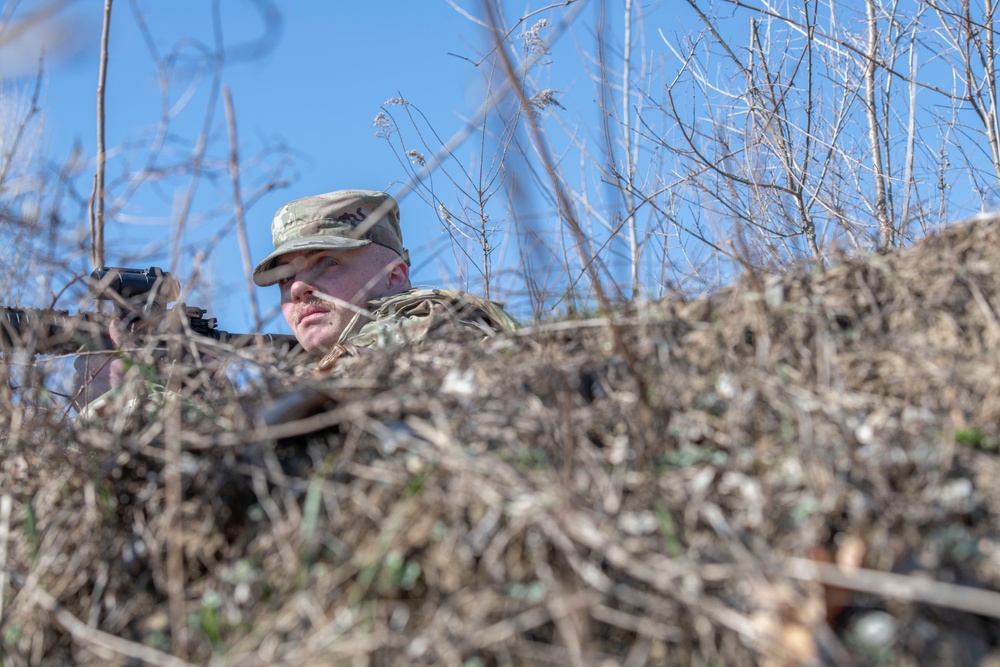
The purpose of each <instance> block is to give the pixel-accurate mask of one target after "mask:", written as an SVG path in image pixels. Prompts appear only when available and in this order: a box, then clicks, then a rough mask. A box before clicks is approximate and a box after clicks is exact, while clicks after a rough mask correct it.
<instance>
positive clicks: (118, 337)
mask: <svg viewBox="0 0 1000 667" xmlns="http://www.w3.org/2000/svg"><path fill="white" fill-rule="evenodd" d="M108 333H109V334H110V336H111V341H112V342H113V343H114V344H115V347H120V346H121V345H122V343H123V342H124V341H125V339H126V338H127V337H128V333H127V332H126V331H125V330H124V328H123V327H122V322H121V320H120V319H115V320H112V322H111V324H110V326H109V327H108ZM124 381H125V362H124V361H122V359H121V358H120V356H119V355H118V354H116V353H114V352H91V353H88V354H83V355H80V356H79V357H77V358H76V359H75V360H74V362H73V389H74V391H73V403H74V406H75V407H76V409H77V410H80V409H82V408H84V407H85V406H87V405H88V404H90V402H91V401H93V400H94V399H96V398H98V397H100V396H103V395H104V394H106V393H107V392H109V391H111V390H112V389H113V388H115V387H118V386H120V385H121V384H122V383H123V382H124Z"/></svg>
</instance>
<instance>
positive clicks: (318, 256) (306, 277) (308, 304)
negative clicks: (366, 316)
mask: <svg viewBox="0 0 1000 667" xmlns="http://www.w3.org/2000/svg"><path fill="white" fill-rule="evenodd" d="M376 255H377V253H376V252H374V251H373V247H372V246H364V247H362V248H355V249H353V250H338V251H331V250H303V251H300V252H294V253H289V254H287V255H285V256H284V257H282V258H281V259H279V260H278V262H277V264H278V266H279V267H282V268H283V269H284V272H285V275H286V277H284V278H282V279H281V280H279V281H278V285H279V286H280V287H281V312H282V313H283V314H284V316H285V319H286V320H288V326H290V327H291V328H292V333H293V334H295V337H296V338H297V339H298V341H299V343H300V344H301V345H302V347H303V348H305V349H306V351H308V352H311V353H313V354H324V353H326V352H328V351H329V350H330V349H332V348H333V345H334V344H335V343H336V342H337V340H338V339H339V338H340V334H341V333H342V332H343V331H344V329H345V328H346V327H347V325H348V323H350V321H351V318H353V317H354V315H355V314H356V313H357V312H358V311H359V310H360V309H362V308H363V306H364V305H365V304H366V303H367V302H368V301H371V300H372V299H377V298H379V297H381V296H384V295H385V294H386V293H387V289H388V287H389V278H388V274H387V271H386V267H385V265H384V263H381V262H378V261H375V259H374V258H375V256H376Z"/></svg>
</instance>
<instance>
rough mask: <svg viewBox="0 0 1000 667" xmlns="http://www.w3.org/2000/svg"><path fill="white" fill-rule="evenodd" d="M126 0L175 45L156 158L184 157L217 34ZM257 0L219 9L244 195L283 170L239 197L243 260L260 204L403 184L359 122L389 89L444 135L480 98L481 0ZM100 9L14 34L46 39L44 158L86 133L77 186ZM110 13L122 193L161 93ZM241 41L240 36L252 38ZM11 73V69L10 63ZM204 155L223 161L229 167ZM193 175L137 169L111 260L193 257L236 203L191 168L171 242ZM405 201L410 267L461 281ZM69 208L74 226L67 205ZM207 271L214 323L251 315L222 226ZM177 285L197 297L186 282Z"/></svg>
mask: <svg viewBox="0 0 1000 667" xmlns="http://www.w3.org/2000/svg"><path fill="white" fill-rule="evenodd" d="M135 4H136V6H138V7H139V8H140V9H141V12H142V14H143V17H144V20H145V22H146V25H147V27H148V31H149V34H150V35H152V41H153V44H154V45H155V51H156V52H157V53H158V54H159V55H160V56H161V57H164V56H166V55H168V54H170V53H175V54H176V55H177V59H176V63H175V67H174V69H173V70H172V75H171V82H170V86H169V89H170V93H169V95H168V102H167V107H169V108H171V109H172V113H174V114H175V115H174V116H173V118H172V121H171V125H170V132H171V138H172V140H176V143H175V145H174V146H173V147H171V148H169V149H165V150H164V151H163V152H162V153H161V157H160V162H161V163H162V164H164V165H167V164H170V161H171V158H172V156H174V155H176V156H177V159H180V158H182V157H183V155H184V150H187V151H190V150H191V146H192V145H193V143H194V140H195V139H196V138H197V137H198V136H199V133H200V131H201V129H202V126H203V124H204V122H205V120H204V119H205V114H206V110H207V109H209V108H210V91H211V90H212V79H211V72H210V71H209V70H208V69H206V68H205V67H204V66H203V65H204V54H205V53H206V52H207V51H208V50H210V49H211V48H212V47H213V41H214V40H215V35H214V34H213V16H212V3H210V2H208V1H207V0H171V2H169V3H167V2H151V1H149V0H145V1H143V0H140V1H139V2H137V3H135ZM595 4H596V3H591V5H592V6H593V5H595ZM46 6H49V5H48V3H44V2H21V3H19V4H18V5H17V7H16V10H15V14H14V17H15V18H18V17H23V16H29V15H30V14H31V12H33V11H35V10H37V9H38V8H40V7H46ZM263 6H264V4H263V3H253V2H249V1H247V0H226V1H225V2H223V3H221V4H220V8H221V11H220V21H219V22H218V25H220V26H221V35H222V42H223V44H225V45H226V55H227V58H228V59H227V61H226V62H225V64H224V66H223V69H222V74H221V83H222V84H223V85H225V86H227V87H228V88H229V89H230V90H231V93H232V99H233V104H234V107H235V112H236V122H237V131H238V134H239V138H240V151H241V162H243V165H242V170H243V171H242V174H241V177H242V179H243V183H242V184H243V186H244V197H247V198H249V197H250V194H251V193H252V192H254V191H256V190H257V189H259V187H261V186H262V185H263V183H265V182H267V181H268V180H269V179H272V178H273V179H277V180H280V181H283V182H285V183H287V185H285V186H283V187H281V188H279V189H277V190H275V191H272V192H268V193H266V194H264V195H263V196H260V197H259V199H257V200H256V201H254V202H253V203H252V206H251V207H250V208H249V209H248V210H247V212H246V223H247V228H248V234H249V241H250V255H251V257H252V259H253V261H254V262H256V261H257V260H259V259H260V258H262V257H263V256H264V255H266V254H267V252H268V249H269V246H270V237H269V224H270V218H271V215H272V214H273V212H274V210H275V209H277V208H278V207H279V206H280V205H281V204H283V203H284V202H286V201H288V200H290V199H294V198H297V197H300V196H305V195H309V194H315V193H319V192H325V191H329V190H333V189H340V188H347V187H362V188H372V189H386V190H389V191H395V190H396V189H398V187H399V185H400V183H401V182H403V181H404V180H405V179H406V173H405V171H404V170H403V168H402V167H401V165H400V163H399V158H398V157H397V156H396V155H395V154H394V153H393V151H392V150H390V148H389V146H388V145H387V143H386V141H385V140H384V139H381V138H378V137H376V130H375V128H374V127H373V125H372V121H373V119H374V117H375V116H376V114H377V113H378V112H379V108H380V105H381V104H382V103H383V102H385V101H386V100H388V99H390V98H395V97H397V96H402V97H404V98H406V99H407V100H409V101H411V102H412V103H413V104H414V105H416V107H418V108H419V110H420V111H421V112H422V113H423V114H425V115H426V116H427V118H428V120H429V123H430V125H431V126H432V127H433V129H434V130H435V131H436V132H437V133H438V134H439V135H440V137H441V138H442V139H447V138H448V137H450V136H451V135H452V134H453V133H454V132H456V131H457V130H459V129H460V128H461V127H462V126H463V125H464V122H465V119H468V118H469V117H471V116H473V115H474V113H475V111H476V110H477V109H478V108H479V107H480V105H481V104H482V103H483V100H484V99H485V98H484V86H483V75H482V73H481V72H480V71H477V69H476V68H475V66H474V65H473V64H471V63H470V60H475V59H477V58H478V56H479V55H480V54H481V53H483V52H484V43H485V40H484V35H485V32H484V30H483V28H482V27H481V26H479V25H477V24H476V22H475V21H474V20H470V17H475V16H478V15H479V11H480V10H479V3H478V2H467V1H463V2H456V3H455V4H454V5H452V4H451V3H449V2H446V1H444V0H422V1H420V2H416V1H413V0H368V1H366V2H363V3H362V2H344V1H332V0H329V1H324V0H312V1H306V0H302V1H297V2H283V3H276V4H275V6H274V7H272V8H271V9H272V10H273V11H274V12H277V14H279V15H280V20H277V21H275V20H274V16H273V15H271V16H268V12H266V11H262V9H261V8H262V7H263ZM102 9H103V3H100V2H97V1H96V0H78V1H77V2H70V3H66V4H65V6H60V8H59V11H57V12H56V13H54V14H53V15H52V17H50V18H49V19H47V20H46V22H44V23H42V24H40V25H45V26H49V27H48V28H46V31H44V32H41V33H36V34H32V33H29V37H28V39H27V40H26V41H27V42H28V43H29V44H30V43H31V42H34V43H36V44H41V43H43V42H44V43H46V44H47V45H48V53H47V55H46V59H47V65H46V73H45V78H44V85H43V93H42V106H43V109H44V112H45V113H44V125H43V128H44V136H45V137H46V144H45V151H46V154H47V156H48V158H49V159H50V160H51V161H52V163H53V165H56V164H59V163H60V162H61V161H63V160H65V159H67V157H68V156H69V155H70V154H71V152H72V149H73V146H74V145H76V144H79V145H80V146H81V147H82V149H83V153H84V155H85V157H86V160H85V161H84V162H79V163H78V164H77V166H78V168H77V171H76V175H77V178H76V185H77V189H78V194H79V195H81V196H86V195H88V194H89V188H90V183H91V180H92V178H93V168H94V155H95V153H96V148H95V146H96V139H95V135H96V130H95V115H96V112H95V105H96V101H95V100H96V82H97V74H98V55H99V48H98V45H99V39H100V32H101V11H102ZM519 9H520V8H519ZM567 11H568V10H567V8H565V7H558V8H556V9H554V10H550V11H546V12H543V13H541V14H539V15H538V16H537V18H545V17H547V18H548V19H549V20H550V21H553V22H557V21H558V20H559V18H560V17H562V16H564V15H565V14H566V12H567ZM112 16H113V20H112V24H111V30H110V48H109V51H110V61H109V65H108V75H107V85H106V106H107V111H106V133H107V134H106V143H107V146H108V151H109V161H108V171H107V173H108V182H109V184H112V183H114V184H115V185H113V186H110V187H113V188H114V192H115V193H117V194H120V193H122V192H125V191H129V190H128V187H127V185H126V184H124V183H123V182H122V181H121V179H122V178H124V177H125V176H126V175H128V174H132V173H135V172H136V171H138V170H139V167H140V166H141V165H142V164H143V160H145V159H146V158H147V157H148V148H149V144H150V142H151V141H152V140H153V137H155V136H156V133H157V127H158V122H159V120H160V118H161V115H162V109H163V108H164V103H163V101H162V99H161V87H160V81H159V80H158V78H157V77H158V72H157V69H156V67H155V65H154V58H153V56H152V55H151V49H150V47H149V45H148V44H147V43H146V41H145V40H144V38H143V36H142V33H141V32H140V30H139V27H138V23H137V20H136V18H135V15H134V14H133V11H132V3H129V2H127V1H126V0H117V1H116V2H115V3H114V5H113V13H112ZM510 18H511V19H512V20H513V19H516V18H517V16H515V15H512V16H511V17H510ZM534 20H535V19H532V20H531V21H529V22H528V23H526V24H524V25H523V26H521V27H520V28H519V29H518V30H517V31H515V34H517V32H520V31H522V30H523V29H525V28H526V27H528V26H529V25H530V23H531V22H532V21H534ZM52 26H54V27H52ZM586 33H587V30H586V28H584V29H583V30H582V31H581V32H580V33H578V34H579V35H583V36H584V38H585V37H586ZM69 36H71V38H69ZM574 39H575V38H574V37H572V36H570V37H565V38H564V39H563V45H562V46H561V47H560V48H561V49H563V51H562V52H561V53H564V54H565V56H561V57H565V58H567V59H575V58H579V57H580V51H579V49H581V48H585V47H584V45H581V44H579V43H574ZM20 42H21V44H20V47H21V48H20V49H12V48H11V45H10V44H8V45H7V47H8V48H6V49H0V68H2V69H4V70H6V71H5V72H4V73H5V74H6V78H7V81H8V85H10V83H11V82H13V83H14V84H15V85H16V86H18V87H20V88H21V89H22V90H30V88H31V86H32V85H33V83H34V80H33V75H34V70H35V67H36V65H35V61H34V59H35V57H36V56H35V55H34V54H33V51H32V49H31V48H24V42H25V40H24V39H22V40H20ZM247 45H252V46H253V50H252V51H253V52H252V54H251V53H248V51H250V49H248V47H247ZM15 46H16V45H15ZM588 46H589V45H588ZM4 56H6V57H4ZM15 56H20V57H19V58H15ZM18 70H20V71H18ZM567 71H570V70H569V68H567ZM12 72H14V73H18V74H19V76H16V77H15V76H11V73H12ZM570 76H571V77H575V78H567V79H565V80H562V81H552V82H551V87H552V88H557V89H560V90H566V89H568V88H574V87H575V88H576V89H577V90H579V91H580V93H581V94H584V95H587V94H590V93H589V92H588V91H589V90H590V84H589V83H588V82H586V81H585V80H581V78H580V76H581V75H580V73H579V72H575V73H574V74H572V75H570ZM213 108H214V111H213V118H212V121H211V124H210V126H211V132H210V134H211V137H212V139H211V141H212V143H211V145H210V148H209V153H210V157H211V158H212V159H214V160H215V161H216V162H219V161H221V160H223V159H224V158H225V157H226V156H227V152H228V148H227V146H228V139H227V136H226V123H225V115H224V110H223V107H222V104H221V100H218V99H216V102H215V105H214V107H213ZM595 120H596V119H595ZM276 148H281V149H282V151H284V152H283V153H282V154H281V155H280V156H279V155H276V154H275V153H273V152H269V153H268V155H266V156H262V157H261V158H260V161H259V162H258V161H257V159H256V158H255V156H257V155H258V154H260V153H261V152H264V151H274V149H276ZM216 166H217V167H219V173H220V174H223V173H225V172H224V170H222V169H221V166H220V165H218V164H217V165H216ZM189 185H190V178H186V177H183V176H176V175H175V176H168V175H166V174H164V175H163V176H162V179H161V180H160V181H159V182H157V179H149V178H147V180H146V181H145V182H143V183H142V184H138V185H137V187H136V188H135V189H134V191H129V192H130V195H129V198H128V199H127V201H123V205H122V207H121V208H120V209H116V210H115V212H114V214H113V216H112V217H113V219H112V220H109V222H108V227H107V229H108V231H107V249H106V255H107V263H109V264H117V265H125V264H127V265H135V266H147V265H149V264H151V263H158V264H163V265H165V266H173V267H175V268H176V269H177V270H178V273H180V274H184V273H185V272H187V271H190V270H191V263H192V261H193V258H194V257H195V256H196V255H197V253H198V251H199V250H203V249H204V248H205V245H207V244H208V243H210V242H211V240H212V239H213V238H214V237H215V235H216V234H218V233H219V230H220V229H221V228H223V227H226V225H227V218H229V217H231V211H228V210H226V209H227V208H231V203H230V204H227V203H226V202H225V201H224V199H225V197H224V195H225V194H226V193H230V192H231V185H230V184H229V183H227V182H226V180H225V179H224V178H219V179H216V182H214V183H212V184H200V185H198V187H197V190H196V194H195V199H194V205H193V207H192V211H193V214H192V216H191V218H190V220H189V221H188V222H187V225H186V228H185V229H186V231H185V238H184V242H183V244H182V245H180V246H178V247H179V248H181V249H180V250H179V251H178V250H176V249H173V250H172V249H171V248H172V246H171V243H170V237H171V229H172V225H174V224H175V222H176V215H177V211H178V209H179V208H181V200H182V199H183V193H184V192H186V191H187V188H188V187H189ZM401 208H402V221H403V226H404V234H405V236H406V243H407V246H408V247H409V248H410V249H411V254H412V256H413V259H414V262H413V264H414V275H413V278H414V280H415V282H418V283H424V284H445V285H446V286H451V285H448V283H454V282H456V281H458V280H460V278H458V277H457V276H456V273H455V271H454V270H453V269H450V268H449V260H448V259H447V256H448V254H449V252H448V244H449V243H448V236H447V235H446V234H444V232H443V231H442V228H441V225H440V223H439V222H438V220H437V219H436V217H435V216H434V214H433V211H432V210H431V209H430V207H428V206H427V205H426V204H425V203H424V202H422V201H421V200H420V199H419V198H417V197H415V196H413V197H409V198H407V199H404V200H403V201H402V202H401ZM68 215H69V216H71V217H72V216H73V215H78V216H79V217H80V220H79V223H78V225H77V227H76V228H77V230H78V231H79V233H80V234H82V233H83V230H84V229H85V228H86V211H85V209H84V208H83V207H78V208H76V209H73V208H72V207H70V212H69V213H68ZM172 218H174V219H173V220H172ZM67 224H68V225H70V226H71V227H72V226H73V223H72V221H70V222H68V223H67ZM228 224H230V225H231V223H228ZM203 244H205V245H203ZM438 260H440V261H438ZM75 266H76V267H77V269H78V270H86V268H88V265H87V260H86V257H85V256H84V255H81V256H80V257H79V258H78V259H77V261H76V264H75ZM204 273H206V274H208V277H207V278H206V280H205V284H206V285H207V286H208V288H207V289H208V292H207V293H203V294H202V295H201V298H203V299H207V300H208V301H209V302H210V307H211V311H212V314H214V315H217V316H218V317H219V319H220V322H221V325H222V326H223V327H224V328H227V329H231V330H243V329H246V328H247V327H250V326H252V322H251V320H250V318H249V309H248V303H249V301H248V300H249V298H250V296H249V294H248V293H247V288H246V286H245V278H244V275H243V270H242V266H241V260H240V255H239V248H238V243H237V240H236V237H235V234H233V233H228V234H226V235H225V236H224V237H223V238H222V240H220V241H218V243H217V245H214V246H212V250H211V252H210V253H209V255H208V259H207V263H206V264H205V271H204ZM182 277H183V275H182ZM462 286H464V285H462ZM275 291H276V290H267V289H264V290H258V298H259V299H260V303H261V309H262V310H263V311H265V312H271V313H273V309H274V307H275V306H276V304H277V295H276V294H275V293H274V292H275ZM189 302H191V303H195V302H198V298H191V299H189ZM265 328H267V329H270V330H283V322H281V321H280V317H279V318H277V319H276V320H272V321H271V322H270V323H269V324H268V325H266V326H265Z"/></svg>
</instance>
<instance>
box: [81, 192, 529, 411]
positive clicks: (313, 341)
mask: <svg viewBox="0 0 1000 667" xmlns="http://www.w3.org/2000/svg"><path fill="white" fill-rule="evenodd" d="M271 236H272V240H273V242H274V251H273V252H272V253H271V254H269V255H268V256H267V257H265V258H264V260H263V261H261V262H260V264H258V265H257V267H256V268H255V269H254V273H253V280H254V283H256V284H257V285H259V286H261V287H265V286H270V285H275V284H276V285H278V286H279V288H280V290H281V310H282V313H283V314H284V316H285V319H286V320H287V321H288V326H289V327H291V329H292V333H293V334H294V335H295V338H296V339H297V340H298V341H299V343H300V344H301V346H302V347H303V348H304V349H305V350H306V351H307V352H308V353H310V354H311V355H313V356H314V357H315V359H316V364H315V367H316V369H317V370H319V371H320V372H326V371H329V370H330V369H332V368H333V367H334V366H335V365H336V362H337V360H338V359H339V358H341V357H343V356H345V355H354V354H358V353H360V352H362V351H363V350H365V349H368V348H379V347H389V346H396V345H402V344H405V343H408V342H411V341H416V340H421V339H424V338H428V337H433V336H435V335H439V334H440V335H449V336H455V335H459V336H462V337H467V338H479V339H482V338H486V337H490V336H493V335H496V333H499V332H504V331H513V330H514V329H516V328H517V326H518V325H517V323H516V321H515V320H514V319H513V318H512V317H511V316H510V315H508V314H507V313H506V312H505V311H504V310H503V308H501V307H500V306H499V305H498V304H496V303H493V302H491V301H487V300H485V299H482V298H480V297H476V296H473V295H471V294H466V293H464V292H457V291H451V290H441V289H421V288H413V287H412V286H411V285H410V277H409V274H410V261H409V253H408V252H407V250H406V249H405V248H404V247H403V239H402V232H401V230H400V225H399V206H398V204H397V203H396V201H395V200H394V199H393V198H392V197H391V196H390V195H388V194H386V193H384V192H376V191H372V190H338V191H335V192H329V193H326V194H321V195H315V196H312V197H304V198H302V199H297V200H295V201H292V202H289V203H288V204H285V205H284V206H282V207H281V208H280V209H278V212H277V213H275V215H274V219H273V221H272V223H271ZM112 337H113V338H114V339H115V340H116V342H118V340H119V339H120V338H121V332H119V331H112ZM90 365H91V367H93V366H94V364H93V363H91V364H90ZM79 368H80V364H78V369H79ZM80 375H82V374H81V373H78V380H77V382H78V384H80V385H89V389H90V391H89V393H90V394H91V395H99V393H101V392H102V390H103V389H105V388H108V387H112V386H116V385H118V384H120V383H121V362H120V361H116V362H112V363H111V364H104V367H103V369H102V371H101V372H100V373H98V374H97V375H96V376H94V377H92V378H91V379H90V380H88V381H84V378H81V377H79V376H80Z"/></svg>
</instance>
